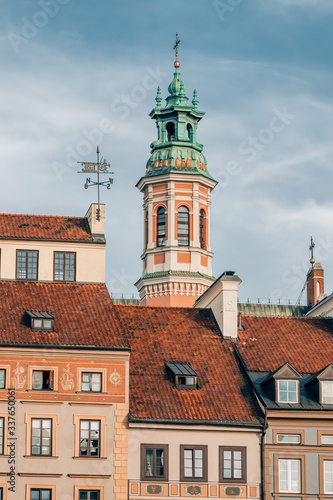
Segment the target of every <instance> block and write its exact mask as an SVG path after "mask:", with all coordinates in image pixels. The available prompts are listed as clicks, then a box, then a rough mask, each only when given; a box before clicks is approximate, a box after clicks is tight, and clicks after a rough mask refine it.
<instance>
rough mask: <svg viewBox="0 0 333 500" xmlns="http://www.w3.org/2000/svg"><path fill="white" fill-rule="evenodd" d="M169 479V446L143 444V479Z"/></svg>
mask: <svg viewBox="0 0 333 500" xmlns="http://www.w3.org/2000/svg"><path fill="white" fill-rule="evenodd" d="M147 479H148V480H151V479H168V446H167V445H164V444H162V445H160V444H142V445H141V480H142V481H144V480H147Z"/></svg>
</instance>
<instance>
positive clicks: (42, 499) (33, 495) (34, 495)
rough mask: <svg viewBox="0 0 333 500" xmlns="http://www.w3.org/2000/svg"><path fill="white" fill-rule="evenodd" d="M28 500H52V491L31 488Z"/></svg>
mask: <svg viewBox="0 0 333 500" xmlns="http://www.w3.org/2000/svg"><path fill="white" fill-rule="evenodd" d="M30 500H52V490H49V489H42V490H41V489H36V488H31V490H30Z"/></svg>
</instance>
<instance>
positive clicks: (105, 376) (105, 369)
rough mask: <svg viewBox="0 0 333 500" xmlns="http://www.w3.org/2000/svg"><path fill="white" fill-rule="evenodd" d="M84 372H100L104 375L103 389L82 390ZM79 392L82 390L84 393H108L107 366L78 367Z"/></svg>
mask: <svg viewBox="0 0 333 500" xmlns="http://www.w3.org/2000/svg"><path fill="white" fill-rule="evenodd" d="M92 368H93V369H92ZM83 373H100V374H101V377H102V382H101V387H102V389H101V391H100V392H97V391H83V390H82V374H83ZM77 392H80V393H81V392H82V393H83V394H106V393H107V368H99V367H92V366H89V367H83V368H82V367H79V368H78V369H77Z"/></svg>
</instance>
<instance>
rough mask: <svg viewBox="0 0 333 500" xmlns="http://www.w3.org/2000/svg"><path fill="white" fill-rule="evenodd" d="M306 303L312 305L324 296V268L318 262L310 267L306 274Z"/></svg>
mask: <svg viewBox="0 0 333 500" xmlns="http://www.w3.org/2000/svg"><path fill="white" fill-rule="evenodd" d="M306 296H307V305H308V306H309V307H313V306H315V305H316V304H317V302H319V301H320V300H322V299H323V298H324V297H326V295H325V293H324V269H323V267H322V265H321V264H320V263H319V262H316V263H315V264H314V266H313V267H310V269H309V271H308V273H307V275H306Z"/></svg>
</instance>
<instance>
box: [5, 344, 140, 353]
mask: <svg viewBox="0 0 333 500" xmlns="http://www.w3.org/2000/svg"><path fill="white" fill-rule="evenodd" d="M4 347H17V348H19V347H29V348H33V349H36V347H38V348H40V349H69V350H70V349H72V350H74V349H78V350H85V351H89V350H93V351H129V352H130V351H131V348H130V347H115V346H97V345H59V344H38V343H36V344H27V343H24V344H23V343H22V344H19V343H17V344H14V343H12V342H9V343H0V349H1V348H4Z"/></svg>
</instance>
